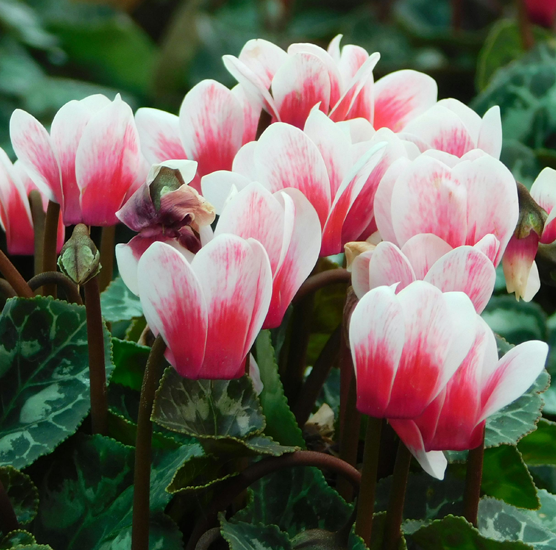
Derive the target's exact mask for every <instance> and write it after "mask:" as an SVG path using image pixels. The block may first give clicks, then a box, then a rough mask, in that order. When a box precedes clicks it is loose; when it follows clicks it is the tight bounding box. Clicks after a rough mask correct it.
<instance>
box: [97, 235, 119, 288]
mask: <svg viewBox="0 0 556 550" xmlns="http://www.w3.org/2000/svg"><path fill="white" fill-rule="evenodd" d="M115 241H116V226H115V225H110V226H108V227H103V228H102V233H101V237H100V265H101V266H102V269H101V270H100V273H99V275H98V277H99V286H100V291H101V292H102V291H103V290H104V289H105V288H106V287H107V286H108V285H109V284H110V281H111V280H112V275H113V274H114V243H115Z"/></svg>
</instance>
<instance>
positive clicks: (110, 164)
mask: <svg viewBox="0 0 556 550" xmlns="http://www.w3.org/2000/svg"><path fill="white" fill-rule="evenodd" d="M340 38H341V37H337V38H336V39H334V40H333V41H332V42H331V44H330V46H329V48H328V50H324V49H322V48H320V47H318V46H315V45H312V44H293V45H291V46H290V47H289V48H288V50H287V51H284V50H282V49H281V48H279V47H278V46H276V45H274V44H271V43H270V42H267V41H265V40H251V41H249V42H248V43H247V44H246V45H245V47H244V48H243V49H242V51H241V53H240V54H239V56H238V57H237V58H236V57H233V56H225V57H224V63H225V65H226V67H227V69H228V70H229V71H230V73H231V74H232V75H233V76H234V77H235V78H236V79H237V81H238V84H237V86H235V87H234V88H233V89H232V90H228V89H227V88H226V87H224V86H223V85H221V84H219V83H218V82H214V81H211V80H207V81H203V82H201V83H200V84H198V85H197V86H195V87H194V88H193V89H192V90H191V91H190V92H189V93H188V94H187V96H186V97H185V99H184V100H183V103H182V106H181V109H180V112H179V116H175V115H172V114H170V113H165V112H163V111H159V110H156V109H145V108H143V109H139V110H138V111H137V113H136V114H135V117H134V116H133V113H132V112H131V109H130V108H129V106H128V105H126V104H125V103H124V102H123V101H122V100H121V98H119V97H117V98H116V99H115V100H114V101H110V100H108V99H107V98H105V97H104V96H91V97H89V98H86V99H84V100H82V101H72V102H70V103H68V104H67V105H65V106H64V107H63V108H62V109H61V110H60V111H59V113H58V114H57V115H56V117H55V118H54V121H53V122H52V127H51V130H50V133H48V132H47V131H46V130H45V128H44V127H43V126H42V125H41V124H40V123H39V122H38V121H37V120H35V119H34V118H33V117H32V116H31V115H29V114H27V113H25V112H23V111H16V112H15V113H14V115H13V117H12V121H11V137H12V143H13V147H14V150H15V152H16V154H17V156H18V159H19V160H18V162H17V163H16V165H15V166H13V167H12V166H11V163H10V162H9V161H8V160H7V158H4V157H5V155H2V157H0V169H1V174H0V176H1V177H0V199H1V202H2V205H3V208H2V210H1V211H0V214H1V216H2V221H3V224H4V226H5V227H6V231H7V233H8V241H9V246H10V250H11V251H12V252H14V253H28V252H29V245H28V243H29V242H31V238H32V227H31V226H30V214H29V208H28V206H27V202H26V200H25V199H24V198H25V193H26V191H27V190H28V189H29V187H30V186H31V185H36V186H37V187H38V189H40V190H41V191H42V192H43V193H44V194H45V196H46V197H48V198H49V199H50V200H52V201H55V202H57V203H59V204H60V206H61V211H62V214H63V220H64V223H65V224H66V225H73V224H76V223H85V224H88V225H98V226H108V225H113V224H115V223H117V222H118V221H121V222H123V223H124V224H126V225H127V226H128V227H130V228H131V229H132V230H134V231H136V232H137V233H138V235H137V236H136V237H134V238H133V239H132V240H131V241H130V242H129V243H128V244H123V245H119V246H118V249H117V258H118V264H119V270H120V273H121V275H122V277H123V279H124V281H125V283H126V284H127V286H128V287H129V289H130V290H131V291H132V292H134V293H135V294H137V295H138V296H139V297H140V300H141V303H142V306H143V310H144V313H145V317H146V319H147V322H148V325H149V327H150V329H151V330H152V332H153V333H154V334H155V335H158V334H160V335H162V337H163V339H164V341H165V342H166V344H167V352H166V356H167V358H168V360H169V362H170V363H171V364H172V365H173V366H174V367H175V368H176V369H177V371H178V372H179V373H180V374H181V375H182V376H184V377H188V378H193V379H197V378H205V379H231V378H237V377H240V376H242V374H243V373H244V372H245V369H246V363H247V362H248V355H249V351H250V349H251V347H252V345H253V342H254V340H255V338H256V336H257V334H258V333H259V331H260V330H261V328H274V327H277V326H279V325H280V324H281V322H282V319H283V317H284V314H285V311H286V309H287V308H288V306H289V304H290V303H291V301H292V299H293V298H294V296H295V294H296V292H297V291H298V289H299V288H300V286H301V285H302V283H303V282H304V281H305V280H306V279H307V277H308V276H309V275H310V274H311V272H312V270H313V269H314V267H315V265H316V263H317V261H318V259H319V257H324V256H329V255H333V254H338V253H341V252H343V251H344V248H345V250H346V258H347V260H348V268H349V269H350V271H351V272H352V284H353V288H354V291H355V294H356V296H357V298H358V300H359V301H358V303H357V305H356V306H355V308H354V310H353V313H352V316H351V321H350V327H349V345H350V348H351V352H352V357H353V362H354V366H355V371H356V375H357V406H358V409H359V410H360V411H361V412H363V413H365V414H368V415H371V416H375V417H380V418H387V419H389V421H390V423H391V425H392V426H393V427H394V429H395V430H396V431H397V433H398V434H399V436H400V437H401V438H402V440H403V441H404V443H405V444H406V445H407V446H408V448H409V449H410V450H411V452H412V453H413V454H414V456H415V457H416V458H417V459H418V460H419V461H420V463H421V464H422V465H423V467H424V468H425V470H426V471H428V472H429V473H431V474H432V475H434V476H436V477H442V476H443V472H444V469H445V466H446V460H445V458H444V455H443V454H442V453H441V452H439V451H444V450H462V449H470V448H473V447H476V446H478V445H480V444H481V442H482V437H483V433H484V426H485V421H486V418H487V417H488V416H489V415H492V414H493V413H494V412H496V411H497V410H499V409H501V408H502V407H504V406H505V405H507V404H509V403H510V402H512V401H513V400H515V399H516V398H517V397H518V396H520V395H521V394H522V393H523V392H524V391H526V390H527V389H528V387H529V386H530V385H531V384H532V382H533V381H534V380H535V378H536V377H537V376H538V374H539V373H540V371H541V370H542V369H543V367H544V363H545V359H546V355H547V345H546V344H545V343H543V342H537V341H534V342H527V343H524V344H521V345H519V346H517V347H515V348H513V349H512V350H511V351H510V352H509V353H507V354H506V355H505V356H504V357H502V358H501V359H499V358H498V353H497V346H496V342H495V336H494V334H493V333H492V331H491V330H490V328H489V327H488V326H487V325H486V324H485V322H484V321H483V320H482V319H481V317H480V313H481V312H482V311H483V309H484V308H485V306H486V304H487V302H488V301H489V299H490V297H491V295H492V293H493V289H494V282H495V277H496V274H495V268H496V267H497V266H498V265H499V264H500V263H501V261H502V258H503V257H504V267H505V272H506V276H507V279H508V281H507V282H508V288H509V289H510V290H512V291H514V290H515V292H516V295H517V297H519V296H525V297H526V298H527V299H531V298H532V296H533V294H534V293H535V292H536V290H538V286H539V283H538V272H537V270H536V267H535V265H534V263H533V262H534V256H535V252H536V247H537V246H538V244H539V242H541V243H548V242H553V241H554V240H555V238H556V229H555V227H556V223H554V219H556V209H554V210H553V207H554V204H555V203H556V182H555V181H554V180H555V177H554V174H556V172H554V171H547V172H543V173H542V174H541V175H540V176H539V179H538V180H537V182H536V183H535V185H534V186H533V189H532V191H531V195H532V197H533V199H535V201H537V202H538V203H539V205H540V207H542V208H544V209H545V210H546V212H545V214H546V216H544V218H543V220H542V222H543V226H544V230H543V229H540V230H539V231H540V233H538V234H537V233H533V234H532V235H531V236H529V235H530V234H529V233H527V234H526V235H525V234H524V235H521V234H519V235H518V234H516V231H517V230H516V226H518V221H519V219H520V200H519V196H518V187H517V185H516V181H515V180H514V177H513V176H512V174H511V173H510V171H509V170H508V169H507V168H506V167H505V166H504V165H503V164H502V162H501V161H500V160H499V157H500V151H501V147H502V126H501V119H500V112H499V109H498V108H497V107H495V108H492V109H490V110H489V111H488V112H487V113H486V114H485V115H484V116H483V117H482V118H481V117H479V116H478V115H477V114H476V113H475V112H474V111H472V110H471V109H470V108H468V107H467V106H465V105H463V104H462V103H460V102H459V101H457V100H455V99H443V100H441V101H438V100H437V87H436V83H435V82H434V80H433V79H431V78H430V77H429V76H427V75H424V74H422V73H418V72H415V71H409V70H406V71H398V72H395V73H392V74H390V75H388V76H385V77H384V78H382V79H380V80H378V81H377V82H375V81H374V78H373V69H374V67H375V65H376V64H377V62H378V61H379V57H380V56H379V54H376V53H375V54H372V55H369V54H368V53H367V52H366V51H365V50H363V49H362V48H360V47H357V46H353V45H347V46H344V47H343V48H341V47H340ZM149 165H152V167H151V169H150V171H149ZM25 182H28V183H25ZM22 197H23V198H22ZM23 211H25V212H23ZM22 212H23V213H22ZM216 215H218V216H219V218H218V221H217V222H216V226H215V227H214V222H215V218H216ZM15 218H18V219H19V220H20V221H19V222H17V223H20V224H21V240H20V241H18V242H19V245H16V244H14V243H13V239H11V234H12V233H13V229H12V225H10V224H13V223H16V222H15ZM520 240H521V241H526V242H517V241H520ZM10 243H12V244H10ZM505 252H506V253H507V254H506V256H505ZM516 265H517V266H518V267H516Z"/></svg>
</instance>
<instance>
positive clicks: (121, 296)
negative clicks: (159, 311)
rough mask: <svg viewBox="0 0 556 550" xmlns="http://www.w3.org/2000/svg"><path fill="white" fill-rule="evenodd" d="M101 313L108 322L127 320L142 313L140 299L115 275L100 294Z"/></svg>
mask: <svg viewBox="0 0 556 550" xmlns="http://www.w3.org/2000/svg"><path fill="white" fill-rule="evenodd" d="M100 305H101V308H102V315H103V316H104V318H105V319H106V320H107V321H108V322H110V323H114V322H115V321H128V320H130V319H134V318H135V317H141V316H142V315H143V308H142V307H141V301H140V300H139V298H138V297H137V296H135V294H133V293H132V292H131V291H130V290H129V288H127V286H126V285H125V284H124V282H123V281H122V278H121V277H116V278H115V279H114V280H113V281H112V282H111V283H110V284H109V285H108V288H107V289H106V290H105V291H104V292H102V293H101V295H100Z"/></svg>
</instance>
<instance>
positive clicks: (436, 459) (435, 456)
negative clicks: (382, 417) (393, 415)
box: [389, 419, 448, 480]
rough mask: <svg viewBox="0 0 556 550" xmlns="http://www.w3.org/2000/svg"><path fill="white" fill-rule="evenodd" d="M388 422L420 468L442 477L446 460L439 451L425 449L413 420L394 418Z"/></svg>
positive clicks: (433, 475)
mask: <svg viewBox="0 0 556 550" xmlns="http://www.w3.org/2000/svg"><path fill="white" fill-rule="evenodd" d="M389 423H390V425H391V426H392V428H394V430H395V432H396V433H397V434H398V436H399V437H400V439H401V440H402V441H403V442H404V445H405V446H406V447H407V448H408V449H409V452H410V453H411V454H412V455H413V456H414V457H415V459H416V460H417V462H419V464H420V465H421V468H423V470H425V472H426V473H427V474H429V475H430V476H432V477H434V478H436V479H440V480H442V479H444V474H445V472H446V467H447V466H448V461H447V460H446V457H445V456H444V453H443V452H441V451H429V452H426V451H425V446H424V444H423V438H422V436H421V432H420V431H419V427H418V426H417V424H416V423H415V422H414V421H413V420H394V419H392V420H389Z"/></svg>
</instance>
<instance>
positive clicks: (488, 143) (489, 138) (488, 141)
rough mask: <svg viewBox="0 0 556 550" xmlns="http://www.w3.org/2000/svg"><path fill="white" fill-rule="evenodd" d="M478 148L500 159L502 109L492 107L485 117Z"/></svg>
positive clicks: (496, 106)
mask: <svg viewBox="0 0 556 550" xmlns="http://www.w3.org/2000/svg"><path fill="white" fill-rule="evenodd" d="M477 148H478V149H482V150H483V151H484V152H485V153H488V154H489V155H492V156H493V157H494V158H497V159H498V158H500V153H501V152H502V120H501V118H500V107H498V105H495V106H494V107H491V108H490V109H489V110H488V111H487V112H486V113H485V116H484V117H483V120H482V123H481V129H480V131H479V139H478V140H477Z"/></svg>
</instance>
